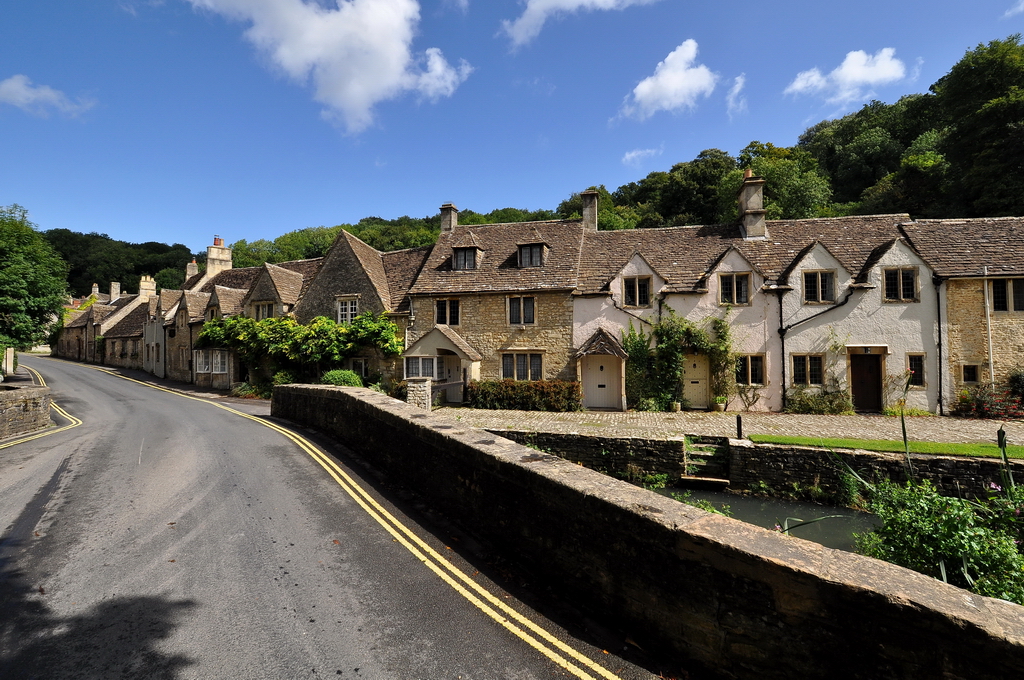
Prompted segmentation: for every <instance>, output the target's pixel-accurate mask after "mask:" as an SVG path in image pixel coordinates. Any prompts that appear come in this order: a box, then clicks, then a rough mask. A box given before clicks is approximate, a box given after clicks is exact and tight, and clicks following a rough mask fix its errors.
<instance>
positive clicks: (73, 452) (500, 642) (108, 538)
mask: <svg viewBox="0 0 1024 680" xmlns="http://www.w3.org/2000/svg"><path fill="white" fill-rule="evenodd" d="M21 361H22V365H23V366H27V367H29V368H30V369H35V370H36V371H38V373H39V374H41V376H42V378H43V379H44V380H45V382H46V384H47V385H49V386H50V387H51V388H52V390H53V397H54V401H55V403H56V404H58V405H59V407H60V408H61V409H63V410H64V411H65V412H66V413H67V414H68V415H69V416H70V418H65V417H64V416H59V417H58V414H57V413H56V412H55V421H57V425H58V427H54V428H51V429H50V430H48V431H44V435H43V436H37V437H34V438H22V439H15V440H7V441H0V531H2V538H0V678H19V679H20V678H26V679H27V678H46V679H48V680H49V679H52V678H83V679H91V678H151V679H170V678H238V679H242V678H326V677H331V678H401V679H406V678H424V679H431V680H432V679H435V678H438V679H440V678H452V679H455V678H464V679H466V680H470V679H477V680H484V679H495V678H512V679H516V680H519V679H523V680H525V679H529V678H556V677H580V678H650V677H652V674H651V672H650V671H651V670H652V669H650V668H648V669H646V670H645V669H644V668H641V667H640V666H637V665H634V664H633V663H631V662H630V661H627V660H625V659H624V658H623V656H620V655H618V654H616V653H615V652H620V651H621V648H620V647H615V648H612V649H610V650H609V651H612V652H613V653H611V654H609V653H607V652H606V651H605V650H604V649H602V646H605V647H606V648H607V647H610V646H611V644H621V640H618V638H616V637H615V635H614V634H612V633H606V632H601V631H594V630H593V629H588V628H586V627H585V626H584V625H579V624H576V623H573V622H572V618H573V617H571V616H566V617H561V618H560V617H559V616H558V612H559V611H564V610H559V609H558V608H557V607H552V608H550V610H546V608H545V606H544V596H543V594H541V595H537V596H536V597H535V600H534V601H533V602H532V605H531V606H527V604H525V603H524V602H530V601H531V600H530V596H529V595H524V592H523V591H519V590H517V587H516V585H515V581H516V579H515V577H509V578H508V579H503V578H502V577H501V573H502V569H501V568H500V565H498V566H495V565H494V564H493V563H485V561H482V560H481V559H480V557H479V556H478V554H477V553H476V552H474V551H472V550H469V549H467V546H466V545H464V544H463V543H465V542H467V541H463V540H462V539H460V537H459V535H457V534H455V533H453V531H452V530H450V529H447V528H445V525H443V524H442V523H439V522H437V521H434V520H432V519H430V515H429V512H420V511H418V510H417V508H416V506H410V505H409V502H408V501H403V497H402V496H401V495H396V494H394V493H391V491H390V490H389V488H388V486H387V483H386V481H382V480H379V479H376V478H375V477H373V476H372V475H370V474H369V473H367V472H366V471H365V470H364V469H363V468H362V467H361V466H359V465H357V464H353V463H352V460H351V458H350V457H349V454H348V453H347V452H346V451H344V450H343V449H338V448H332V445H331V444H330V443H329V442H325V441H323V440H318V439H317V438H316V435H315V434H313V433H310V432H299V431H295V430H294V429H292V430H287V429H283V428H282V425H285V426H286V424H283V423H280V422H275V421H272V420H271V419H270V418H268V417H267V414H268V413H269V405H267V404H265V403H259V402H248V403H244V402H231V403H229V402H228V401H224V400H219V401H211V400H205V399H197V398H194V397H189V396H187V395H182V394H178V393H174V392H170V391H167V390H163V389H160V388H159V387H158V386H154V385H147V384H143V383H141V382H135V381H132V380H127V379H125V377H122V376H118V375H115V374H112V373H110V372H107V371H104V370H99V369H97V368H96V367H89V366H84V365H80V364H74V363H69V362H62V361H57V360H50V359H46V358H41V357H26V356H25V355H22V357H21ZM79 422H80V424H78V423H79ZM61 428H66V429H61ZM314 443H318V444H319V446H314ZM324 452H326V454H325V453H324ZM421 509H424V510H425V508H421ZM425 518H426V519H425ZM506 580H507V582H505V581H506ZM510 591H511V592H510ZM512 592H515V595H513V594H512ZM538 604H539V605H540V606H539V607H538V606H537V605H538ZM537 608H539V609H541V610H545V611H546V614H547V615H548V617H547V618H546V617H545V616H542V615H541V614H539V613H537V611H536V609H537ZM552 612H555V613H554V614H552ZM552 618H554V619H557V620H559V622H560V623H564V624H565V628H563V627H561V626H559V625H557V624H556V623H553V621H552ZM569 631H572V632H569ZM609 641H612V642H609ZM595 644H596V645H597V646H595ZM627 646H628V645H627ZM626 656H628V654H627V655H626ZM631 658H632V657H631ZM645 665H647V666H648V667H649V666H650V664H649V663H647V664H645ZM653 670H654V671H655V672H657V670H658V669H653Z"/></svg>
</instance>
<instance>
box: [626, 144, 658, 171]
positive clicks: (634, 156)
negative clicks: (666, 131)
mask: <svg viewBox="0 0 1024 680" xmlns="http://www.w3.org/2000/svg"><path fill="white" fill-rule="evenodd" d="M664 151H665V147H664V146H662V148H660V149H634V150H633V151H627V152H626V153H625V155H624V156H623V157H622V164H623V165H630V166H633V167H637V166H639V165H640V161H642V160H644V159H646V158H652V157H654V156H660V155H661V154H662V153H663V152H664Z"/></svg>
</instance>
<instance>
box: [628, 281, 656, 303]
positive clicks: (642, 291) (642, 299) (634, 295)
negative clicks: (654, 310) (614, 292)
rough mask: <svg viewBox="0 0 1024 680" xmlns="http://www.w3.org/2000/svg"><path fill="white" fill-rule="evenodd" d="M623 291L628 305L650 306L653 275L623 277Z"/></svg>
mask: <svg viewBox="0 0 1024 680" xmlns="http://www.w3.org/2000/svg"><path fill="white" fill-rule="evenodd" d="M622 292H623V296H622V297H623V301H624V302H625V303H626V306H627V307H650V306H651V277H650V276H629V277H626V278H624V279H622Z"/></svg>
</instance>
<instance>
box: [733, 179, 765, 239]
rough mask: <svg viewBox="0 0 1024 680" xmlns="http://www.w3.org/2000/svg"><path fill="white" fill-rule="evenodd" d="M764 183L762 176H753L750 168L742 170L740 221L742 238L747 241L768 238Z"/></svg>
mask: <svg viewBox="0 0 1024 680" xmlns="http://www.w3.org/2000/svg"><path fill="white" fill-rule="evenodd" d="M764 184H765V180H764V178H762V177H754V176H753V173H751V171H750V168H747V169H746V170H744V171H743V186H741V187H740V193H739V204H740V221H741V223H742V226H741V229H742V231H743V238H744V239H746V240H748V241H764V240H766V239H767V238H768V225H767V224H766V223H765V220H764V216H765V212H766V210H765V209H764Z"/></svg>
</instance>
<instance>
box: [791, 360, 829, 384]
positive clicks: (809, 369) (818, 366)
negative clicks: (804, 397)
mask: <svg viewBox="0 0 1024 680" xmlns="http://www.w3.org/2000/svg"><path fill="white" fill-rule="evenodd" d="M824 363H825V361H824V357H823V356H821V355H820V354H803V355H800V354H794V355H793V384H794V385H821V384H823V383H824V380H823V376H824V370H823V368H824Z"/></svg>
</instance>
